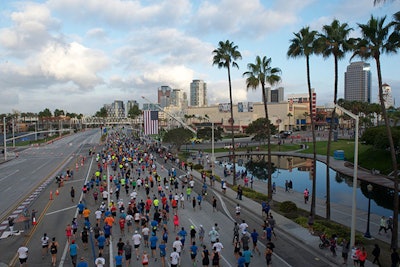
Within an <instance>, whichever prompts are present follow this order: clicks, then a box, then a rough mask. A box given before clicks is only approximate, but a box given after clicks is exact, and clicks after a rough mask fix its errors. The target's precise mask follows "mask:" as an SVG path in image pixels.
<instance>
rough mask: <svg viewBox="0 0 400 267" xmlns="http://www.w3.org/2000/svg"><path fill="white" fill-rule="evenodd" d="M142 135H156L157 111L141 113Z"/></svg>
mask: <svg viewBox="0 0 400 267" xmlns="http://www.w3.org/2000/svg"><path fill="white" fill-rule="evenodd" d="M143 121H144V134H145V135H148V134H158V111H154V110H145V111H143Z"/></svg>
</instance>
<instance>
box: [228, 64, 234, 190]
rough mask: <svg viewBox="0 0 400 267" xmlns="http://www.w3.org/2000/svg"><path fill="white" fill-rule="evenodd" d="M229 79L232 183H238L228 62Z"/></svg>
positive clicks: (229, 74)
mask: <svg viewBox="0 0 400 267" xmlns="http://www.w3.org/2000/svg"><path fill="white" fill-rule="evenodd" d="M228 81H229V100H230V103H231V110H230V111H231V119H230V125H231V134H232V165H233V180H232V184H233V185H236V155H235V131H234V129H233V125H234V121H233V101H232V84H231V69H230V66H229V64H228Z"/></svg>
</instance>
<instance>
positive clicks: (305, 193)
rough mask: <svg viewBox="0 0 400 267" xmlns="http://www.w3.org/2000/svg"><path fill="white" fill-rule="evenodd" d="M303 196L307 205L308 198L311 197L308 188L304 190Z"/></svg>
mask: <svg viewBox="0 0 400 267" xmlns="http://www.w3.org/2000/svg"><path fill="white" fill-rule="evenodd" d="M303 195H304V204H307V201H308V197H309V195H310V192H309V191H308V189H307V188H306V189H304V192H303Z"/></svg>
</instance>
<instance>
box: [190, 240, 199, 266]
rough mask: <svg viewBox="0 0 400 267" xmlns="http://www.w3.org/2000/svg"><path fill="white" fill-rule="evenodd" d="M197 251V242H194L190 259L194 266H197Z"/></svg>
mask: <svg viewBox="0 0 400 267" xmlns="http://www.w3.org/2000/svg"><path fill="white" fill-rule="evenodd" d="M197 250H198V248H197V246H196V242H195V241H193V242H192V245H191V246H190V258H191V259H192V263H193V265H196V256H197Z"/></svg>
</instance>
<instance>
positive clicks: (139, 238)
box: [132, 231, 142, 260]
mask: <svg viewBox="0 0 400 267" xmlns="http://www.w3.org/2000/svg"><path fill="white" fill-rule="evenodd" d="M132 241H133V247H134V248H135V252H136V259H137V260H138V259H139V247H140V242H141V241H142V236H141V235H140V234H139V233H138V231H135V233H134V234H133V236H132Z"/></svg>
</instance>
